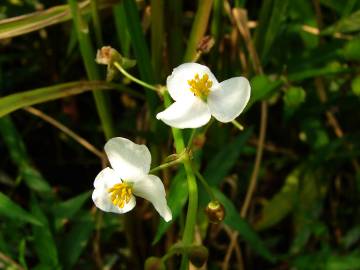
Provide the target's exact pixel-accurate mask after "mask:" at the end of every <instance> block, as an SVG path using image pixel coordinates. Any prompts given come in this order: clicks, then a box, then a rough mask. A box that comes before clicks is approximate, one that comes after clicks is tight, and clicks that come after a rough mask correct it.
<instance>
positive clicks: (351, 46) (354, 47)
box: [342, 38, 360, 61]
mask: <svg viewBox="0 0 360 270" xmlns="http://www.w3.org/2000/svg"><path fill="white" fill-rule="evenodd" d="M342 52H343V55H344V57H345V59H346V60H353V61H359V60H360V38H355V39H352V40H350V41H349V42H348V43H346V45H345V47H344V49H343V51H342Z"/></svg>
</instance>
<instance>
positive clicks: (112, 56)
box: [96, 46, 118, 65]
mask: <svg viewBox="0 0 360 270" xmlns="http://www.w3.org/2000/svg"><path fill="white" fill-rule="evenodd" d="M117 58H118V52H117V51H116V50H115V49H113V48H111V47H110V46H103V47H102V48H101V49H99V50H98V51H97V53H96V63H98V64H102V65H110V64H112V63H113V62H114V61H115V60H117Z"/></svg>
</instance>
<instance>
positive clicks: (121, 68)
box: [114, 62, 158, 92]
mask: <svg viewBox="0 0 360 270" xmlns="http://www.w3.org/2000/svg"><path fill="white" fill-rule="evenodd" d="M114 66H115V67H116V68H117V69H118V70H119V71H120V72H121V73H122V74H123V75H124V76H125V77H126V78H128V79H129V80H131V81H133V82H135V83H137V84H139V85H141V86H143V87H145V88H148V89H150V90H153V91H156V92H157V91H158V88H157V87H156V86H153V85H151V84H148V83H146V82H144V81H142V80H140V79H138V78H136V77H134V76H133V75H131V74H130V73H128V72H127V71H126V70H125V69H124V68H123V67H122V66H121V65H120V64H119V63H118V62H114Z"/></svg>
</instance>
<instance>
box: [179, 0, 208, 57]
mask: <svg viewBox="0 0 360 270" xmlns="http://www.w3.org/2000/svg"><path fill="white" fill-rule="evenodd" d="M211 7H212V0H199V4H198V9H197V11H196V15H195V19H194V23H193V26H192V28H191V33H190V37H189V41H188V46H187V48H186V53H185V57H184V62H191V61H194V59H195V57H196V47H197V46H198V44H199V42H200V41H201V39H202V37H203V36H204V34H205V31H206V28H207V25H208V21H209V16H210V12H211Z"/></svg>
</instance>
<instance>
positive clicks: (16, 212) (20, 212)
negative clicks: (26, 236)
mask: <svg viewBox="0 0 360 270" xmlns="http://www.w3.org/2000/svg"><path fill="white" fill-rule="evenodd" d="M0 215H1V216H4V217H7V218H10V219H14V220H18V221H20V222H28V223H31V224H34V225H38V226H42V225H43V224H42V223H41V221H40V220H39V219H37V218H36V217H35V216H33V215H31V214H30V213H28V212H27V211H25V210H24V209H23V208H21V207H20V206H19V205H17V204H16V203H14V202H13V201H12V200H11V199H10V198H9V197H8V196H6V195H5V194H4V193H2V192H0Z"/></svg>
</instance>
